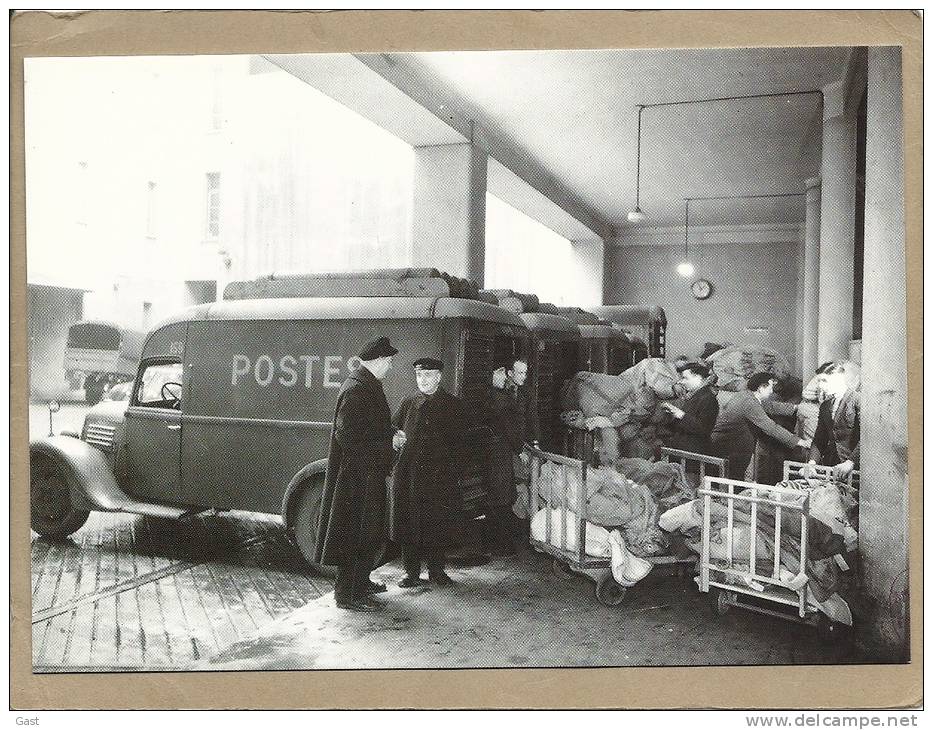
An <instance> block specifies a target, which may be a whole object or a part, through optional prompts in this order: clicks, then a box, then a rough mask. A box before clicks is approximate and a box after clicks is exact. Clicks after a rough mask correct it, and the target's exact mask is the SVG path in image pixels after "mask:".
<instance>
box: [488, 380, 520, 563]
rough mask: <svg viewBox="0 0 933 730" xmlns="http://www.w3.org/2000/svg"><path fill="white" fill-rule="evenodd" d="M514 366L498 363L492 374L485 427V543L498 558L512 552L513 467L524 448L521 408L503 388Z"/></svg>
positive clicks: (514, 494)
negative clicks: (487, 448) (486, 480)
mask: <svg viewBox="0 0 933 730" xmlns="http://www.w3.org/2000/svg"><path fill="white" fill-rule="evenodd" d="M513 366H514V364H513V363H511V362H509V363H505V362H501V363H497V364H496V365H495V370H493V372H492V388H491V389H490V391H489V399H488V402H487V412H486V414H485V418H484V421H485V423H484V425H485V426H487V427H488V428H489V431H490V443H489V477H488V491H487V493H486V528H487V530H486V541H487V547H488V549H489V550H490V551H491V552H492V553H494V554H497V555H506V554H511V553H514V552H515V543H514V539H515V532H516V530H515V526H514V525H515V519H514V516H513V514H512V505H513V504H514V502H515V497H516V491H515V464H514V462H513V459H515V458H516V457H518V456H519V455H520V454H521V453H522V450H523V449H524V447H525V433H524V418H523V416H522V414H521V412H520V411H519V408H520V407H521V406H520V404H519V403H518V402H517V401H516V399H515V398H514V397H513V394H512V392H511V391H510V390H508V389H507V388H506V385H507V381H508V371H509V369H510V368H511V367H513Z"/></svg>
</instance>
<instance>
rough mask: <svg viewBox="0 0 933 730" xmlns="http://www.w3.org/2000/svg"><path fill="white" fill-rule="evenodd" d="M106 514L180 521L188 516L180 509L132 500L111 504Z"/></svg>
mask: <svg viewBox="0 0 933 730" xmlns="http://www.w3.org/2000/svg"><path fill="white" fill-rule="evenodd" d="M107 511H108V512H129V513H130V514H134V515H145V516H146V517H162V518H167V519H171V520H178V519H182V518H183V517H186V516H188V514H189V513H190V510H184V509H181V508H180V507H169V506H168V505H165V504H151V503H150V502H137V501H136V500H134V499H128V500H127V501H126V502H124V503H123V504H119V503H117V504H112V505H111V506H109V507H108V509H107Z"/></svg>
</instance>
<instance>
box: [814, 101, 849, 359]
mask: <svg viewBox="0 0 933 730" xmlns="http://www.w3.org/2000/svg"><path fill="white" fill-rule="evenodd" d="M855 126H856V118H855V115H854V114H848V115H846V114H840V115H838V116H835V117H832V118H830V119H826V120H824V122H823V162H822V191H821V201H820V253H819V257H820V258H819V289H818V291H819V305H818V306H819V329H818V347H817V352H818V355H817V359H818V360H819V361H820V362H825V361H827V360H833V359H837V358H839V359H843V358H845V357H846V356H847V354H848V352H849V340H851V339H852V295H853V286H854V271H855V267H854V264H853V261H854V258H855Z"/></svg>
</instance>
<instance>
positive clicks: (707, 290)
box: [690, 279, 713, 299]
mask: <svg viewBox="0 0 933 730" xmlns="http://www.w3.org/2000/svg"><path fill="white" fill-rule="evenodd" d="M690 291H691V292H693V296H694V298H696V299H707V298H708V297H709V295H710V294H712V293H713V285H712V284H710V283H709V282H708V281H707V280H706V279H697V280H696V281H695V282H693V284H691V285H690Z"/></svg>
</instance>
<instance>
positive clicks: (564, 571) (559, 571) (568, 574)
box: [551, 558, 577, 580]
mask: <svg viewBox="0 0 933 730" xmlns="http://www.w3.org/2000/svg"><path fill="white" fill-rule="evenodd" d="M551 570H553V571H554V575H556V576H557V577H558V578H563V579H564V580H573V579H574V578H576V577H577V574H576V573H574V572H573V571H572V570H571V569H570V568H568V567H567V565H566V564H565V563H564V562H563V561H561V560H558V559H557V558H554V560H553V562H552V563H551Z"/></svg>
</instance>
